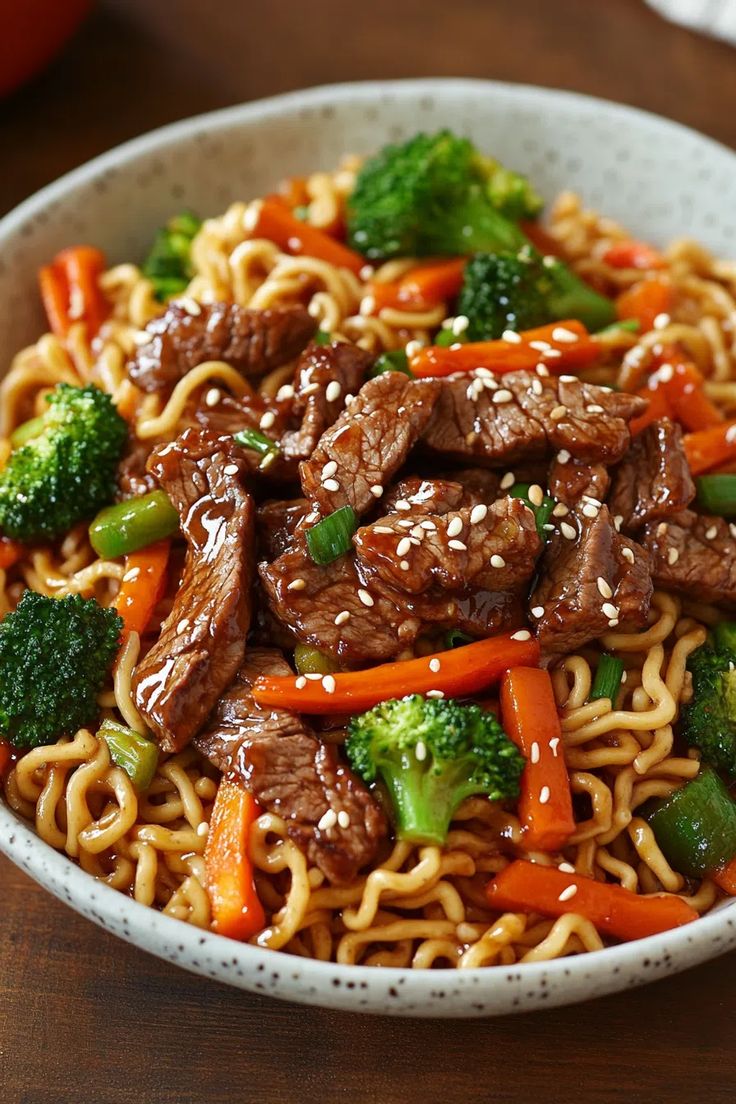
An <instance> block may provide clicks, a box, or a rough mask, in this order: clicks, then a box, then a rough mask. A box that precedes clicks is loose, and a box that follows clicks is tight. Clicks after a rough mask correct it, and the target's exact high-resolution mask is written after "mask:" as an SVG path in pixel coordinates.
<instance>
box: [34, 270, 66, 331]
mask: <svg viewBox="0 0 736 1104" xmlns="http://www.w3.org/2000/svg"><path fill="white" fill-rule="evenodd" d="M38 286H39V289H40V291H41V301H42V303H43V309H44V310H45V311H46V317H47V319H48V322H49V326H50V327H51V332H52V333H53V334H56V336H57V337H66V335H67V333H68V332H69V327H70V326H71V319H70V318H69V288H68V286H67V282H66V277H65V276H64V274H63V272H60V271H59V270H58V269H57V268H55V267H54V266H53V265H44V267H43V268H40V269H39V270H38Z"/></svg>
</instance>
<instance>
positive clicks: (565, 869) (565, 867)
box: [557, 862, 575, 874]
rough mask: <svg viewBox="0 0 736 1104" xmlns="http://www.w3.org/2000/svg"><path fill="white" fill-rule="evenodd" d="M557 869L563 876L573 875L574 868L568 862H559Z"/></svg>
mask: <svg viewBox="0 0 736 1104" xmlns="http://www.w3.org/2000/svg"><path fill="white" fill-rule="evenodd" d="M557 869H558V870H561V871H562V873H563V874H574V873H575V867H574V866H573V865H572V863H569V862H561V863H560V864H559V866H558V867H557Z"/></svg>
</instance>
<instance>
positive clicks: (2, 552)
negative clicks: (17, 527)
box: [0, 537, 23, 571]
mask: <svg viewBox="0 0 736 1104" xmlns="http://www.w3.org/2000/svg"><path fill="white" fill-rule="evenodd" d="M22 555H23V545H22V544H19V543H18V541H13V540H10V538H9V537H0V571H7V570H8V568H9V567H12V566H13V564H16V563H17V562H18V560H19V559H20V558H21V556H22Z"/></svg>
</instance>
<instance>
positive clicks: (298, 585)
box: [286, 579, 307, 590]
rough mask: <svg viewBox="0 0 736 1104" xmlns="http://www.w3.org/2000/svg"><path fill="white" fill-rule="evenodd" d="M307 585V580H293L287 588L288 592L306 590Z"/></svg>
mask: <svg viewBox="0 0 736 1104" xmlns="http://www.w3.org/2000/svg"><path fill="white" fill-rule="evenodd" d="M306 585H307V580H306V579H292V580H291V582H290V583H289V584H288V586H287V588H286V589H287V590H304V588H305V586H306Z"/></svg>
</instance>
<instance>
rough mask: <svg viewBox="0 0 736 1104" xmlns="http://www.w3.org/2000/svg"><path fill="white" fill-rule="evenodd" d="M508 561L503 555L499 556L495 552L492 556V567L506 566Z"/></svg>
mask: <svg viewBox="0 0 736 1104" xmlns="http://www.w3.org/2000/svg"><path fill="white" fill-rule="evenodd" d="M505 566H506V561H505V559H504V558H503V556H499V555H498V553H497V552H494V553H493V555H492V556H491V567H505Z"/></svg>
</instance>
